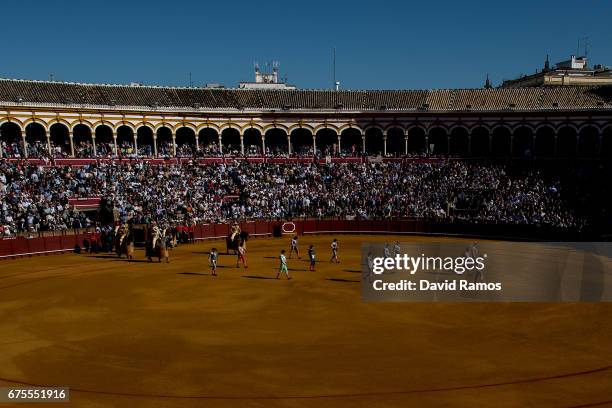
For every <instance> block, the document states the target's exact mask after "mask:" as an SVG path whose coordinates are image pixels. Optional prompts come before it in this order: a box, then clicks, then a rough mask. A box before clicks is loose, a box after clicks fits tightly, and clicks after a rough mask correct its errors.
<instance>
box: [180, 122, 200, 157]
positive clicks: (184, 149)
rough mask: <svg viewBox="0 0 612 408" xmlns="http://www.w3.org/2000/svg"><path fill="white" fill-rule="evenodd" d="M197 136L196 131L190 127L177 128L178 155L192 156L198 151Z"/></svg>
mask: <svg viewBox="0 0 612 408" xmlns="http://www.w3.org/2000/svg"><path fill="white" fill-rule="evenodd" d="M196 142H197V138H196V134H195V131H194V130H193V129H192V128H190V127H186V126H183V127H180V128H178V129H177V130H176V155H177V156H178V157H192V156H195V155H196V152H197V144H196Z"/></svg>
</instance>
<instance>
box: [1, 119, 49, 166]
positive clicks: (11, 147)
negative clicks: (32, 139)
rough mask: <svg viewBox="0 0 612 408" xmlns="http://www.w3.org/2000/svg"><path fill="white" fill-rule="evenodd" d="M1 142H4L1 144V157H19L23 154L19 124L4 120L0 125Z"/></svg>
mask: <svg viewBox="0 0 612 408" xmlns="http://www.w3.org/2000/svg"><path fill="white" fill-rule="evenodd" d="M43 130H44V129H43ZM2 144H5V146H4V145H3V146H1V147H2V149H1V151H0V153H1V155H2V157H14V158H21V157H23V156H24V151H23V138H22V137H21V129H20V128H19V125H17V124H16V123H12V122H4V123H3V124H2V125H0V145H2Z"/></svg>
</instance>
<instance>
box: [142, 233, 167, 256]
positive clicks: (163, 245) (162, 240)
mask: <svg viewBox="0 0 612 408" xmlns="http://www.w3.org/2000/svg"><path fill="white" fill-rule="evenodd" d="M170 239H171V238H170V236H167V235H166V230H163V231H162V234H161V237H159V239H158V240H157V242H155V248H154V247H153V237H152V236H151V237H149V239H148V240H147V246H146V251H145V252H146V256H147V260H148V261H149V262H153V258H154V257H155V258H157V261H158V262H161V260H162V258H164V259H165V260H166V263H169V262H170V253H169V251H168V247H169V246H170Z"/></svg>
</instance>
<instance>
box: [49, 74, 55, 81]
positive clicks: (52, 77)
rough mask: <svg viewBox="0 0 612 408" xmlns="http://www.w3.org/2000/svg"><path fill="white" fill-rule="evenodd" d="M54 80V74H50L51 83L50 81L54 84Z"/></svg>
mask: <svg viewBox="0 0 612 408" xmlns="http://www.w3.org/2000/svg"><path fill="white" fill-rule="evenodd" d="M54 79H55V75H53V72H51V73H50V74H49V81H50V82H53V80H54Z"/></svg>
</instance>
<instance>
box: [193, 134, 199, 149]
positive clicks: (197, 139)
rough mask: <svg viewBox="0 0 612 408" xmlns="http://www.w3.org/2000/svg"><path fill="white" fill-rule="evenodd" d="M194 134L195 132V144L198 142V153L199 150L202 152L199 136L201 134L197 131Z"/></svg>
mask: <svg viewBox="0 0 612 408" xmlns="http://www.w3.org/2000/svg"><path fill="white" fill-rule="evenodd" d="M194 132H195V142H196V143H195V146H196V151H197V150H200V138H199V137H198V136H199V132H197V131H194ZM194 153H195V152H194Z"/></svg>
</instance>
